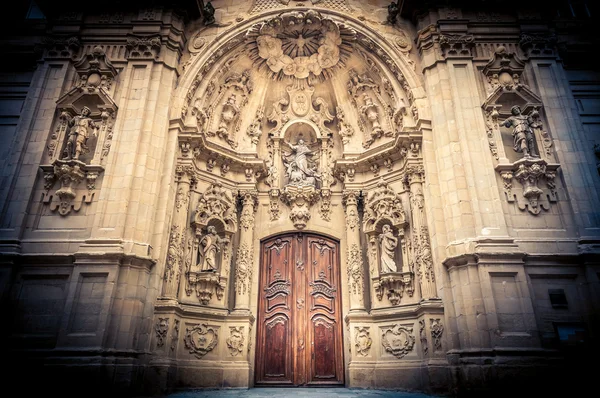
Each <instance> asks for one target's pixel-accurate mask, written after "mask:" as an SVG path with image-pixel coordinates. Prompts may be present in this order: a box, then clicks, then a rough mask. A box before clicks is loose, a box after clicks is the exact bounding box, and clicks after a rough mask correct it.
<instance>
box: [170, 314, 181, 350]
mask: <svg viewBox="0 0 600 398" xmlns="http://www.w3.org/2000/svg"><path fill="white" fill-rule="evenodd" d="M178 340H179V319H173V331H172V332H171V351H175V348H177V341H178Z"/></svg>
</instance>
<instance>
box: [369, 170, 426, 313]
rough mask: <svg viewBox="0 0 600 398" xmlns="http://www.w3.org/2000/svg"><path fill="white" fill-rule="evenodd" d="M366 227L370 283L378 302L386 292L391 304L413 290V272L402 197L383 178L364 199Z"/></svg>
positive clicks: (395, 304)
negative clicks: (409, 258)
mask: <svg viewBox="0 0 600 398" xmlns="http://www.w3.org/2000/svg"><path fill="white" fill-rule="evenodd" d="M364 209H365V214H364V217H363V230H364V234H365V239H366V241H367V243H368V249H367V250H368V252H367V258H368V261H369V270H370V274H371V283H372V285H373V289H374V291H375V296H376V298H377V300H378V301H379V302H381V301H382V300H383V297H384V295H385V296H386V297H387V299H388V300H389V302H390V304H391V305H392V306H397V305H399V304H400V302H401V299H402V297H403V295H404V294H405V293H406V294H407V295H408V296H411V297H412V295H413V293H414V274H413V272H411V271H410V269H409V263H408V254H407V252H408V250H407V239H406V237H405V230H406V228H407V227H408V222H407V219H406V214H405V211H404V208H403V206H402V199H401V197H400V195H399V194H396V192H395V191H394V190H393V189H392V188H391V187H390V186H389V185H388V184H387V183H386V182H385V181H383V180H381V181H380V182H379V183H378V184H377V187H376V188H375V189H374V190H372V191H371V192H369V194H368V195H367V197H366V198H365V204H364Z"/></svg>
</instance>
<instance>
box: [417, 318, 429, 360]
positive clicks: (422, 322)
mask: <svg viewBox="0 0 600 398" xmlns="http://www.w3.org/2000/svg"><path fill="white" fill-rule="evenodd" d="M419 338H420V339H421V347H422V348H423V355H427V354H428V353H429V345H428V344H427V333H426V331H425V319H419Z"/></svg>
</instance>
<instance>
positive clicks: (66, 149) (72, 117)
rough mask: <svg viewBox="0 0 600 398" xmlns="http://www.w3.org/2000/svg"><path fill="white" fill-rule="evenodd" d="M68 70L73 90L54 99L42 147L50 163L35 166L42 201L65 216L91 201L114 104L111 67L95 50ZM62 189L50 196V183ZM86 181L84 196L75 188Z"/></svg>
mask: <svg viewBox="0 0 600 398" xmlns="http://www.w3.org/2000/svg"><path fill="white" fill-rule="evenodd" d="M73 66H74V67H75V71H76V73H77V80H76V82H75V84H74V86H73V87H72V88H71V89H70V90H69V91H68V92H67V93H66V94H64V95H63V96H61V97H60V98H59V99H58V101H57V109H58V110H59V113H58V120H57V123H56V128H55V129H54V130H53V131H52V134H51V135H50V141H49V143H48V145H47V148H48V158H49V163H50V164H43V165H41V166H40V168H41V169H42V171H43V173H44V188H45V189H46V192H45V194H44V197H43V199H42V201H43V203H46V204H50V209H51V210H52V211H54V210H56V209H58V212H59V214H60V215H62V216H65V215H67V214H69V213H70V212H71V210H75V211H79V209H80V208H81V204H82V203H87V204H89V203H91V202H92V199H93V196H94V194H95V190H96V181H97V179H98V177H99V176H100V174H102V173H103V172H104V167H103V166H101V164H102V163H104V162H105V158H106V156H108V153H109V151H110V145H111V140H112V129H113V123H114V119H115V115H116V111H117V106H116V105H115V103H114V101H113V100H112V98H111V96H110V89H111V85H112V82H113V80H114V78H115V76H116V75H117V73H118V72H117V70H116V68H115V67H114V66H113V65H112V64H111V62H110V60H109V59H108V58H107V56H106V53H105V52H104V50H103V49H102V47H100V46H95V47H94V48H93V49H92V50H91V51H90V52H89V53H87V54H84V55H83V56H82V57H81V58H80V59H79V60H77V61H76V62H74V64H73ZM56 180H58V181H60V183H61V187H60V188H59V189H57V190H56V192H54V193H51V192H50V191H51V189H52V187H53V185H54V181H56ZM83 180H86V182H87V184H86V186H87V192H86V193H84V191H83V190H82V189H81V188H79V183H80V182H82V181H83Z"/></svg>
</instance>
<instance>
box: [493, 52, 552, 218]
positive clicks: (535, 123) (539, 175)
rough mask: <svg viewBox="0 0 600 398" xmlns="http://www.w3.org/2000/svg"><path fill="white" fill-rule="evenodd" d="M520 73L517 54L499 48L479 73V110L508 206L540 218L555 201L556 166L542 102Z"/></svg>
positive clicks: (523, 66) (521, 71) (521, 72)
mask: <svg viewBox="0 0 600 398" xmlns="http://www.w3.org/2000/svg"><path fill="white" fill-rule="evenodd" d="M524 70H525V63H524V62H523V61H522V60H521V59H519V57H518V56H517V55H516V54H513V53H510V52H508V51H507V50H506V48H505V47H504V46H499V47H498V48H497V49H496V51H495V52H494V54H493V56H492V58H491V59H490V61H489V62H488V63H487V64H486V66H485V67H484V68H483V71H482V72H483V74H484V76H485V78H486V85H487V87H488V97H487V98H486V100H485V101H484V103H483V105H482V108H483V110H484V114H485V118H486V134H487V138H488V144H489V148H490V152H491V153H492V156H493V158H494V160H495V169H496V171H497V172H498V174H499V175H500V177H501V180H502V187H503V190H504V194H505V195H506V199H507V201H508V202H509V203H516V204H517V207H518V208H519V209H520V210H522V211H525V210H527V211H528V212H529V213H530V214H533V215H538V214H540V213H541V211H542V209H543V210H549V209H550V204H551V203H552V202H556V201H557V200H558V197H557V189H556V181H555V178H556V176H557V172H558V169H559V168H560V165H559V164H558V163H557V162H556V158H555V155H554V151H553V149H552V139H551V137H550V133H549V131H548V130H547V128H546V127H545V124H544V122H543V118H542V114H543V104H542V100H541V98H540V97H539V96H538V95H537V94H536V93H534V92H533V91H532V90H531V88H530V87H529V86H528V85H527V84H526V82H525V81H524V76H523V72H524ZM514 180H516V181H517V182H518V184H514V183H513V181H514Z"/></svg>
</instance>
